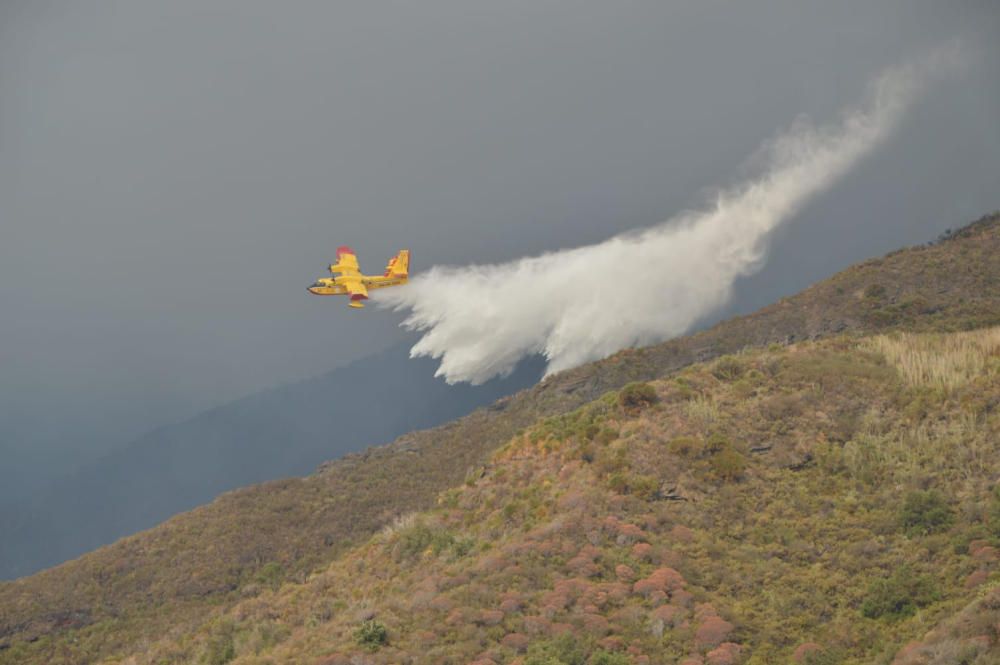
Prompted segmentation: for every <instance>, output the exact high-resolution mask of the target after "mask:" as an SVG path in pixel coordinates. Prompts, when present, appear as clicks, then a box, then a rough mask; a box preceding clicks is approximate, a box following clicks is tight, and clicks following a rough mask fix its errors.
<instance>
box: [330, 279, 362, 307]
mask: <svg viewBox="0 0 1000 665" xmlns="http://www.w3.org/2000/svg"><path fill="white" fill-rule="evenodd" d="M337 284H339V285H340V286H341V287H343V288H344V289H346V290H347V292H348V293H349V294H351V307H364V306H365V305H364V303H362V302H361V301H362V300H368V289H367V288H365V283H364V281H363V280H362V279H361V275H360V274H358V273H355V274H353V275H343V276H341V277H338V278H337Z"/></svg>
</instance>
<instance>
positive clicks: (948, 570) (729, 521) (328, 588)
mask: <svg viewBox="0 0 1000 665" xmlns="http://www.w3.org/2000/svg"><path fill="white" fill-rule="evenodd" d="M926 353H930V354H931V355H932V357H933V358H934V359H935V361H934V369H933V370H927V369H926V368H924V369H922V362H923V359H924V358H925V355H924V354H926ZM635 395H642V396H644V399H642V400H640V401H639V402H638V403H636V402H635V400H634V399H632V398H633V397H635ZM998 405H1000V328H989V329H983V330H978V331H973V332H968V333H950V334H943V335H926V336H913V335H893V336H887V337H876V338H874V339H864V338H862V339H851V338H843V337H838V338H834V339H831V340H828V341H824V342H815V343H803V344H797V345H792V346H787V347H784V346H782V347H775V348H773V349H769V350H761V351H754V352H746V353H743V354H739V355H736V356H729V357H725V358H722V359H720V360H718V361H716V362H714V363H707V364H699V365H696V366H693V367H690V368H688V369H686V370H684V371H682V372H680V373H678V374H677V375H676V376H674V377H671V378H667V379H664V380H661V381H655V382H652V383H649V384H642V385H641V386H637V385H630V386H628V387H626V388H625V389H623V390H622V391H621V392H620V393H609V394H608V395H607V396H606V397H604V398H601V399H599V400H597V401H595V402H592V403H590V404H588V405H586V406H584V407H583V408H581V409H578V410H576V411H574V412H572V413H570V414H568V415H566V416H560V417H555V418H550V419H547V420H543V421H541V422H540V423H538V424H537V425H535V426H534V427H531V428H529V429H528V430H527V431H525V432H524V433H522V434H520V435H518V436H515V437H514V438H513V439H512V440H511V441H510V442H509V443H508V444H507V445H506V446H504V447H503V448H501V449H500V450H498V451H497V452H496V453H495V454H494V455H493V457H492V459H491V460H490V462H489V463H488V464H487V465H485V466H484V467H483V468H482V469H481V470H480V471H479V472H478V473H476V474H472V476H471V477H470V478H469V479H468V481H467V482H465V483H463V484H460V485H458V486H456V487H453V488H451V489H449V490H447V491H445V492H443V493H442V494H440V495H439V497H438V501H437V504H438V505H437V507H436V508H434V509H432V510H429V511H423V512H419V513H413V514H409V515H407V516H405V517H403V518H400V519H398V520H396V521H395V522H394V523H393V524H392V525H391V526H389V527H387V528H385V529H383V531H382V532H381V533H379V534H378V535H376V536H374V537H373V538H371V539H370V540H368V541H367V542H365V543H363V544H361V545H359V546H358V547H356V548H354V549H352V550H350V551H349V552H347V553H345V555H344V556H342V557H341V558H339V559H338V560H337V561H335V562H333V563H331V564H330V565H328V566H326V567H325V568H323V569H321V570H318V571H316V572H315V573H313V574H311V575H309V576H308V577H306V578H305V579H302V580H300V581H296V582H288V583H285V584H284V585H282V586H281V587H279V588H277V589H274V588H268V587H265V586H261V585H257V586H256V587H254V589H253V590H252V591H249V592H247V594H246V595H247V598H245V599H244V600H242V601H240V602H238V603H236V604H235V605H234V606H233V607H230V608H225V609H221V610H218V611H215V612H213V613H212V614H211V616H210V617H208V618H207V619H206V620H205V621H204V622H203V623H202V625H201V626H200V627H198V628H197V629H195V630H193V631H190V632H184V633H181V634H180V635H171V636H170V637H168V638H167V639H163V640H160V641H158V642H156V643H154V644H152V645H149V646H148V647H143V648H140V649H136V650H134V651H133V653H132V659H131V660H130V661H129V662H135V663H186V662H198V661H199V660H201V661H203V662H234V663H269V662H273V663H280V662H305V663H310V662H317V663H320V662H321V663H326V664H328V665H334V664H336V663H344V664H347V663H355V662H362V663H406V662H434V663H469V662H477V663H481V664H484V665H485V664H486V663H490V662H493V663H513V662H519V663H522V664H523V665H543V664H544V665H562V664H565V665H572V664H574V663H575V664H579V665H594V664H597V663H651V662H685V663H691V664H693V663H707V664H711V665H726V664H735V663H747V664H751V663H753V664H756V663H779V662H795V661H798V662H814V663H819V662H836V663H872V662H887V661H888V660H891V659H892V657H893V656H894V655H895V654H897V653H898V652H899V651H900V650H901V649H903V647H904V646H905V647H906V650H907V651H906V653H914V652H917V651H919V649H920V648H921V647H922V645H920V643H919V642H918V640H919V639H920V638H921V637H922V636H924V635H925V633H927V632H928V631H929V630H930V629H932V628H934V627H935V626H937V625H938V624H939V623H941V622H942V620H944V619H946V618H948V617H949V616H951V615H954V614H957V613H959V612H961V611H962V610H963V608H965V607H966V606H967V605H969V604H970V603H975V602H977V600H978V598H979V596H980V595H981V592H982V591H983V590H984V589H986V590H989V589H992V588H993V587H994V586H995V585H996V584H997V583H998V582H1000V567H998V560H1000V556H998V552H1000V551H998V550H997V549H996V547H997V545H1000V531H998V530H997V529H996V526H997V525H996V523H995V519H994V517H995V515H996V513H997V508H998V497H997V495H996V494H995V493H994V492H992V491H991V483H992V481H993V480H994V479H995V478H997V477H998V476H1000V461H998V460H997V459H996V458H995V455H994V454H992V453H993V451H994V446H993V445H991V444H992V442H995V440H996V437H997V436H998V435H1000V409H998V408H997V407H998ZM678 442H680V443H678ZM723 460H724V462H723ZM734 466H735V467H736V469H738V470H736V471H734V469H733V467H734ZM998 639H1000V627H998V626H997V625H996V623H995V622H993V623H988V622H980V625H979V626H978V629H977V631H976V634H973V635H970V636H968V637H952V638H950V639H945V640H943V642H944V644H943V645H939V646H938V647H937V648H938V650H939V651H940V652H941V653H958V652H961V653H963V654H966V655H967V657H968V660H967V661H966V662H969V663H987V662H996V660H995V659H996V658H997V657H1000V643H998ZM220 640H221V641H222V642H224V648H223V649H222V651H221V653H223V654H224V655H225V658H223V659H220V658H219V657H218V656H217V655H216V654H218V653H220V650H219V649H220V648H219V646H218V645H219V644H220ZM906 653H904V656H906ZM796 654H798V655H796ZM906 657H909V656H906ZM824 659H825V660H824ZM929 662H938V663H942V664H943V663H946V662H948V663H951V662H958V661H950V660H941V659H940V658H939V659H938V660H936V661H934V660H931V661H929Z"/></svg>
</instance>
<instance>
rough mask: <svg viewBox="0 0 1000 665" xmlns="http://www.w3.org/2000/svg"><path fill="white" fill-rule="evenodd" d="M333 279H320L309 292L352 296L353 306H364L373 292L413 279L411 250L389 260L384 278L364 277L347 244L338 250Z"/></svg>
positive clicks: (403, 250)
mask: <svg viewBox="0 0 1000 665" xmlns="http://www.w3.org/2000/svg"><path fill="white" fill-rule="evenodd" d="M330 274H331V275H332V277H321V278H320V279H318V280H316V283H315V284H313V285H312V286H310V287H309V293H312V294H314V295H317V296H343V295H349V296H350V303H349V304H350V306H351V307H354V308H361V307H364V306H365V305H364V302H363V301H365V300H368V291H369V290H370V289H383V288H385V287H387V286H399V285H400V284H406V282H407V281H408V280H409V278H410V250H408V249H402V250H400V251H399V253H398V254H396V256H394V257H392V258H391V259H389V264H388V265H387V266H386V267H385V273H384V274H382V275H365V274H362V272H361V268H360V267H359V265H358V257H357V255H356V254H355V253H354V250H353V249H351V248H350V247H348V246H346V245H342V246H340V247H338V248H337V262H336V263H334V264H333V265H331V266H330Z"/></svg>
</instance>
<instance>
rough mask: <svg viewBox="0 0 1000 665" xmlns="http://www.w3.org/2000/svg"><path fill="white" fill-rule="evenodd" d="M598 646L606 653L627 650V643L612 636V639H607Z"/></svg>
mask: <svg viewBox="0 0 1000 665" xmlns="http://www.w3.org/2000/svg"><path fill="white" fill-rule="evenodd" d="M597 645H598V646H599V647H601V648H602V649H605V650H606V651H621V650H622V649H624V648H625V641H624V640H622V638H620V637H618V636H616V635H612V636H611V637H605V638H604V639H603V640H601V641H600V642H598V643H597Z"/></svg>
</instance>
